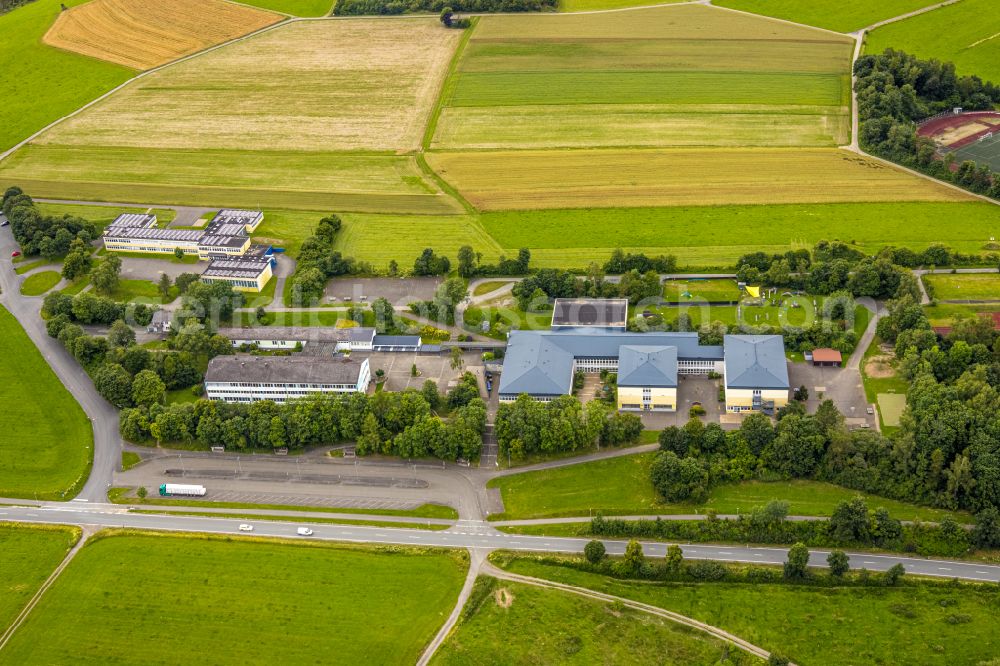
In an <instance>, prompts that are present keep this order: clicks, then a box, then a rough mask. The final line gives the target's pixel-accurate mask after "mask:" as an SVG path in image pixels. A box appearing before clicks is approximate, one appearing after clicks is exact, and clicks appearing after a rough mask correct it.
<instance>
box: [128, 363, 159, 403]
mask: <svg viewBox="0 0 1000 666" xmlns="http://www.w3.org/2000/svg"><path fill="white" fill-rule="evenodd" d="M166 390H167V387H166V384H164V383H163V380H162V379H160V376H159V375H158V374H156V373H155V372H153V371H152V370H142V371H140V372H138V373H136V375H135V378H134V379H133V380H132V402H134V403H135V404H136V405H137V406H139V407H151V406H152V405H160V404H163V401H164V397H165V394H166Z"/></svg>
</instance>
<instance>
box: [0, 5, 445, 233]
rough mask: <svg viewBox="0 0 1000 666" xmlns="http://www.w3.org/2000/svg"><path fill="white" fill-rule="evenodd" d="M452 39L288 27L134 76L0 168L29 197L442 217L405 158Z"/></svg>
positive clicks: (348, 24)
mask: <svg viewBox="0 0 1000 666" xmlns="http://www.w3.org/2000/svg"><path fill="white" fill-rule="evenodd" d="M459 37H460V32H459V31H447V30H442V29H441V26H440V24H439V22H438V21H437V20H435V19H429V18H414V19H399V20H392V21H379V20H371V19H358V20H344V21H323V22H307V23H306V22H303V23H293V24H287V25H284V26H281V27H278V28H276V29H274V30H271V31H269V32H266V33H264V34H261V35H257V36H255V37H253V38H250V39H247V40H245V41H242V42H239V43H236V44H233V45H230V46H227V47H226V48H223V49H219V50H217V51H213V52H211V53H208V54H206V55H204V56H199V57H196V58H193V59H191V60H187V61H185V62H183V63H179V64H178V65H175V66H172V67H168V68H166V69H164V70H161V71H158V72H156V73H154V74H151V75H150V76H148V77H145V78H143V79H141V80H139V81H137V82H135V83H134V84H131V85H129V86H128V87H126V88H124V89H123V90H122V91H120V92H119V93H116V94H115V95H113V96H111V97H109V98H108V99H107V100H104V101H102V102H101V103H100V104H98V105H95V106H94V107H93V108H91V109H88V110H87V111H85V112H83V113H81V114H80V115H78V116H76V117H74V118H72V119H71V120H69V121H67V122H65V123H63V124H61V125H59V126H58V127H56V128H54V129H53V130H51V131H50V132H47V133H46V134H45V135H44V136H42V137H40V138H39V140H38V141H37V142H36V143H34V144H32V145H30V146H28V147H26V149H24V150H22V151H19V152H18V153H17V154H15V155H14V156H12V158H11V159H9V160H6V161H5V162H4V163H3V164H2V165H0V182H3V183H4V184H10V183H15V182H16V183H18V184H20V185H21V186H22V187H23V188H24V189H25V190H26V191H30V192H32V194H33V195H35V196H52V197H61V198H80V199H93V200H105V201H108V200H112V201H137V202H157V203H161V202H162V203H187V204H204V205H211V206H237V207H248V206H250V207H256V206H260V207H265V208H267V207H270V208H286V209H287V208H292V209H305V210H317V209H329V210H338V211H351V210H362V211H381V212H414V213H423V214H433V213H437V214H442V213H448V212H453V211H456V210H460V209H459V208H458V206H457V204H456V203H455V202H453V201H451V199H450V198H449V197H444V196H441V194H440V192H439V190H438V188H437V186H436V185H435V184H434V182H433V180H432V179H430V178H429V177H427V176H426V175H425V174H424V173H423V172H422V170H421V169H420V167H419V165H418V164H417V162H416V161H415V159H414V158H413V157H411V156H407V155H402V154H400V153H403V152H406V151H409V150H412V149H415V148H417V147H418V146H419V144H420V140H421V137H422V135H423V131H424V125H425V124H426V121H427V118H428V114H429V113H430V109H431V107H432V106H433V104H434V101H435V98H436V95H437V92H438V89H439V87H440V84H441V80H442V78H443V76H444V73H445V70H446V69H447V66H448V62H449V59H450V57H451V54H452V50H453V49H454V46H455V44H456V43H457V40H458V39H459Z"/></svg>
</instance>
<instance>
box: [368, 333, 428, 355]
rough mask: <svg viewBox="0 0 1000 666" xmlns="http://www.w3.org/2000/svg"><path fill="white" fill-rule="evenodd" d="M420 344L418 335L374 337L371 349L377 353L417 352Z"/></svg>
mask: <svg viewBox="0 0 1000 666" xmlns="http://www.w3.org/2000/svg"><path fill="white" fill-rule="evenodd" d="M421 344H422V343H421V340H420V336H419V335H376V336H375V339H374V340H373V341H372V349H373V350H374V351H378V352H418V351H420V348H421Z"/></svg>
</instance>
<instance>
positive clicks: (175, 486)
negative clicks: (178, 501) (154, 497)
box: [160, 483, 205, 497]
mask: <svg viewBox="0 0 1000 666" xmlns="http://www.w3.org/2000/svg"><path fill="white" fill-rule="evenodd" d="M204 494H205V486H185V485H182V484H180V483H164V484H162V485H161V486H160V496H161V497H172V496H173V495H184V496H188V497H201V496H202V495H204Z"/></svg>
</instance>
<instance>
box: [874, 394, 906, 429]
mask: <svg viewBox="0 0 1000 666" xmlns="http://www.w3.org/2000/svg"><path fill="white" fill-rule="evenodd" d="M876 397H877V399H878V411H879V413H880V414H881V416H882V422H883V423H885V425H887V426H889V427H890V428H898V427H899V417H900V416H902V415H903V410H904V409H906V394H899V393H879V394H878V395H877V396H876Z"/></svg>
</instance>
